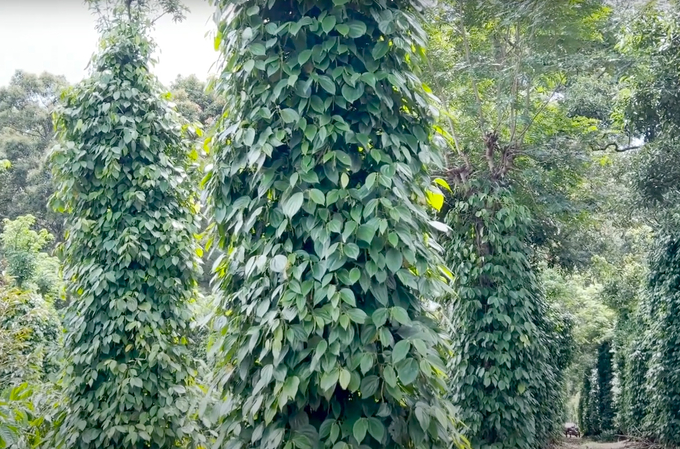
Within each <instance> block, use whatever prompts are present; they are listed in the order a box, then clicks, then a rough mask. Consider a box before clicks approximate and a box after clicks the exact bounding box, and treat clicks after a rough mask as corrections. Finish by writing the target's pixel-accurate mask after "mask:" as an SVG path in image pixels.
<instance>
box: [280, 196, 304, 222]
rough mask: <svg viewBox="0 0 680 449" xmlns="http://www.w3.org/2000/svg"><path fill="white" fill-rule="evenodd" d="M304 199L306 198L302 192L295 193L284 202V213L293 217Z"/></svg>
mask: <svg viewBox="0 0 680 449" xmlns="http://www.w3.org/2000/svg"><path fill="white" fill-rule="evenodd" d="M304 200H305V198H304V195H303V193H302V192H297V193H294V194H293V195H292V196H291V197H290V198H288V199H287V200H286V201H285V202H284V203H283V206H282V210H283V213H284V215H286V216H287V217H293V216H294V215H295V214H297V213H298V211H299V210H300V208H301V207H302V203H303V202H304Z"/></svg>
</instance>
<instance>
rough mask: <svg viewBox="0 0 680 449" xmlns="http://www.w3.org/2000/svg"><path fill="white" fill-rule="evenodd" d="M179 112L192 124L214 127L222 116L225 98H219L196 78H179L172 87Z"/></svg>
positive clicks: (192, 76)
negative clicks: (197, 123)
mask: <svg viewBox="0 0 680 449" xmlns="http://www.w3.org/2000/svg"><path fill="white" fill-rule="evenodd" d="M170 91H171V92H172V93H173V99H174V102H175V104H176V105H177V110H178V111H179V113H180V114H181V115H182V117H184V118H186V119H187V120H189V121H190V122H199V123H201V124H202V125H203V126H204V127H209V126H210V125H212V124H213V123H214V122H215V120H216V119H218V118H219V117H220V116H221V115H222V108H223V107H224V98H223V97H220V96H217V95H216V94H215V92H214V91H213V90H212V89H210V88H209V86H207V85H206V83H204V82H203V81H201V80H199V79H198V78H197V77H196V76H194V75H191V76H186V77H182V76H178V77H177V79H175V81H173V83H172V84H171V85H170Z"/></svg>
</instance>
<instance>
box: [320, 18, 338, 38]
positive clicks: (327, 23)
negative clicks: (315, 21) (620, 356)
mask: <svg viewBox="0 0 680 449" xmlns="http://www.w3.org/2000/svg"><path fill="white" fill-rule="evenodd" d="M337 21H338V20H337V18H336V17H335V16H326V17H325V18H324V19H323V21H322V22H321V28H322V29H323V31H324V33H326V34H328V33H330V32H331V31H333V28H334V27H335V24H336V22H337Z"/></svg>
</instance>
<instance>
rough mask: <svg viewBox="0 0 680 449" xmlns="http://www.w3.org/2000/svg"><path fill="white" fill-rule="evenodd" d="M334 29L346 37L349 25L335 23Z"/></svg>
mask: <svg viewBox="0 0 680 449" xmlns="http://www.w3.org/2000/svg"><path fill="white" fill-rule="evenodd" d="M335 29H336V30H337V32H338V33H340V34H342V35H343V36H345V37H347V35H348V34H349V25H347V24H346V23H339V24H337V25H335Z"/></svg>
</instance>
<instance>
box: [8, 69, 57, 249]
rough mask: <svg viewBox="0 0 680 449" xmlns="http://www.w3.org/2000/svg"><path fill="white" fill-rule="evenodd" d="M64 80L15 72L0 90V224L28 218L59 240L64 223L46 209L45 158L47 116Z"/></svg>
mask: <svg viewBox="0 0 680 449" xmlns="http://www.w3.org/2000/svg"><path fill="white" fill-rule="evenodd" d="M67 86H68V83H67V82H66V80H65V79H64V78H63V77H60V76H55V75H51V74H49V73H43V74H41V75H34V74H30V73H26V72H23V71H21V70H18V71H17V72H16V73H15V74H14V76H13V77H12V79H11V81H10V83H9V85H8V86H4V87H0V160H3V159H4V160H6V161H7V162H9V165H8V167H6V169H0V220H2V219H15V218H17V217H18V216H21V215H28V214H30V215H33V216H34V217H35V218H36V220H37V224H38V226H40V227H44V228H47V230H48V231H49V232H50V233H51V234H53V235H55V236H58V237H60V236H61V233H62V232H63V219H62V217H60V216H58V215H57V214H56V213H54V211H52V210H50V209H49V208H48V207H47V200H48V198H49V197H50V195H51V194H52V193H53V192H54V187H53V182H52V175H51V172H50V169H49V167H48V166H47V164H46V162H47V161H46V155H47V152H48V149H49V147H50V145H52V144H53V142H54V141H53V136H54V129H53V126H52V112H53V110H54V107H55V104H56V102H57V100H58V97H59V93H60V91H61V90H62V89H63V88H65V87H67Z"/></svg>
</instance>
